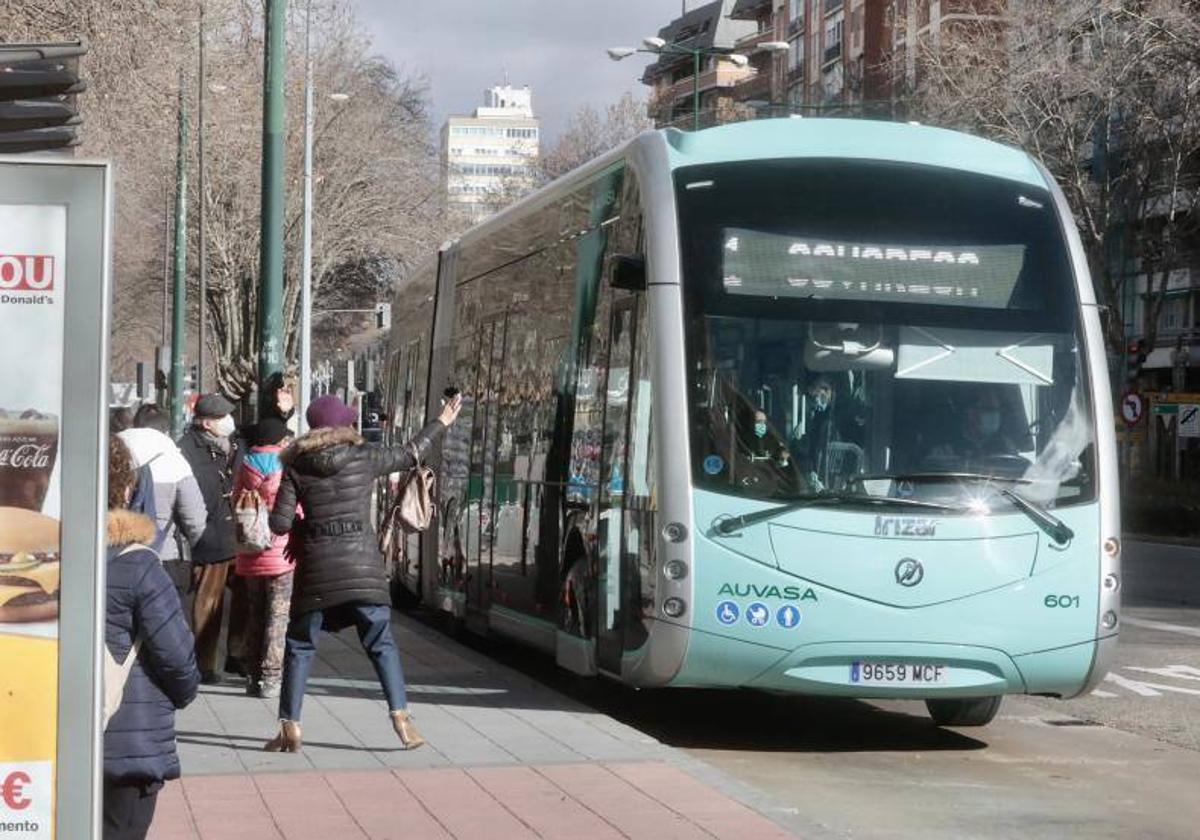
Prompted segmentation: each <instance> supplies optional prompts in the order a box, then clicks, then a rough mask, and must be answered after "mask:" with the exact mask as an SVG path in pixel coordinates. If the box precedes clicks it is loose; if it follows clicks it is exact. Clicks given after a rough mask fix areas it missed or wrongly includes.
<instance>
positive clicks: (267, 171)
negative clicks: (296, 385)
mask: <svg viewBox="0 0 1200 840" xmlns="http://www.w3.org/2000/svg"><path fill="white" fill-rule="evenodd" d="M286 23H287V2H286V0H267V2H266V21H265V35H266V40H265V44H266V49H265V52H264V56H263V142H262V145H263V149H262V220H261V222H262V245H261V248H262V250H261V252H260V253H261V259H260V277H259V292H258V340H259V351H258V375H259V380H260V381H265V380H266V378H267V377H268V376H270V375H271V374H272V373H275V372H276V371H278V370H279V369H280V368H281V367H282V364H283V202H284V195H283V139H284V137H283V133H284V93H283V83H284V77H285V74H286V71H287V55H286V45H285V40H284V34H285V32H284V30H285V24H286Z"/></svg>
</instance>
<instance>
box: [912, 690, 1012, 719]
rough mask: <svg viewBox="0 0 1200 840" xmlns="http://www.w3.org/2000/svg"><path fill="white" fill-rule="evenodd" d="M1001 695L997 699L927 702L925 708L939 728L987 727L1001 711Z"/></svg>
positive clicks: (966, 698) (972, 698)
mask: <svg viewBox="0 0 1200 840" xmlns="http://www.w3.org/2000/svg"><path fill="white" fill-rule="evenodd" d="M1002 699H1003V698H1002V697H1001V696H1000V695H996V696H995V697H955V698H952V699H946V700H926V701H925V708H926V709H928V710H929V716H930V717H931V718H933V722H934V723H936V724H937V725H938V726H987V725H988V724H989V723H991V722H992V718H994V717H995V716H996V712H998V711H1000V701H1001V700H1002Z"/></svg>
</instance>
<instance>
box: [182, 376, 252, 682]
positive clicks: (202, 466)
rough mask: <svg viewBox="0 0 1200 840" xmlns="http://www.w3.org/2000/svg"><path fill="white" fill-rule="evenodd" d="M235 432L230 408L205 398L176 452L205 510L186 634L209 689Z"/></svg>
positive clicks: (225, 573) (228, 563)
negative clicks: (193, 638) (197, 488)
mask: <svg viewBox="0 0 1200 840" xmlns="http://www.w3.org/2000/svg"><path fill="white" fill-rule="evenodd" d="M236 428H237V425H236V423H235V422H234V420H233V403H231V402H230V401H229V400H227V399H225V398H224V397H222V396H221V395H220V394H205V395H203V396H202V397H200V399H199V400H197V401H196V410H195V413H194V415H193V420H192V426H191V428H189V429H188V430H187V431H186V432H184V434H183V437H181V438H180V439H179V450H180V451H181V452H182V453H183V457H184V458H186V459H187V461H188V463H189V464H190V465H191V467H192V472H193V473H194V474H195V476H196V483H197V484H198V485H200V493H201V495H203V496H204V505H205V507H206V508H208V521H207V522H206V524H205V528H204V534H203V535H202V536H201V537H200V541H199V542H198V543H196V545H195V546H194V547H193V548H192V583H193V589H194V599H193V601H192V632H193V633H194V634H195V636H196V664H197V665H198V666H199V667H200V676H201V681H202V682H204V683H207V684H210V685H211V684H214V683H219V682H220V681H221V673H220V671H218V670H217V643H218V642H219V640H220V637H221V619H222V615H223V612H224V610H223V607H224V602H225V586H226V583H227V581H228V578H229V575H230V574H231V573H232V569H233V559H234V556H235V555H236V554H237V534H236V531H235V527H234V517H233V482H234V478H235V477H236V475H237V471H238V467H239V466H240V465H241V460H242V451H241V449H242V448H241V445H240V444H239V442H238V440H237V438H236V436H235V435H234V431H235V430H236ZM234 623H235V621H234V618H233V617H231V618H230V628H229V637H230V638H229V648H230V651H231V652H233V651H235V649H236V647H237V645H238V642H237V638H236V637H237V636H238V635H239V632H238V630H237V628H235V627H234V626H233V625H234ZM237 652H238V653H240V651H237ZM229 659H236V657H229ZM226 667H227V668H228V667H229V661H228V659H227V663H226Z"/></svg>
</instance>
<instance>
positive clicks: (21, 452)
mask: <svg viewBox="0 0 1200 840" xmlns="http://www.w3.org/2000/svg"><path fill="white" fill-rule="evenodd" d="M50 448H51V447H50V446H49V445H45V446H39V445H38V444H36V443H27V444H24V445H23V446H13V447H9V448H8V449H0V467H11V468H13V469H15V470H44V469H46V468H47V467H49V466H50V457H51V455H50Z"/></svg>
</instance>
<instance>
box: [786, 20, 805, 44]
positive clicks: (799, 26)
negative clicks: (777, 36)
mask: <svg viewBox="0 0 1200 840" xmlns="http://www.w3.org/2000/svg"><path fill="white" fill-rule="evenodd" d="M803 31H804V16H803V15H801V16H800V17H798V18H792V19H791V20H789V21H788V25H787V34H788V37H789V38H791V37H792V36H793V35H797V34H799V33H800V32H803Z"/></svg>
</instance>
